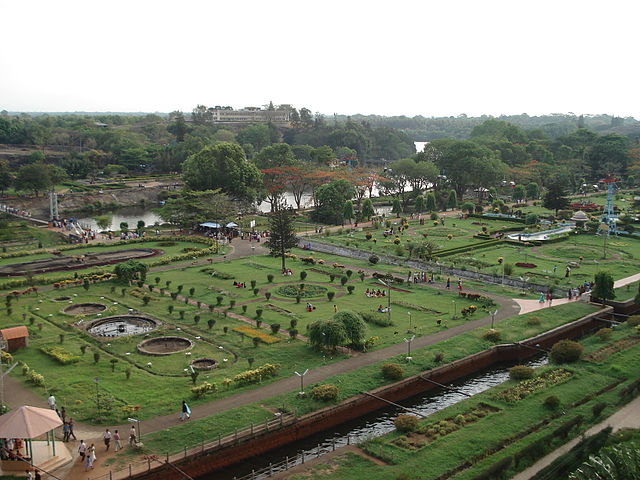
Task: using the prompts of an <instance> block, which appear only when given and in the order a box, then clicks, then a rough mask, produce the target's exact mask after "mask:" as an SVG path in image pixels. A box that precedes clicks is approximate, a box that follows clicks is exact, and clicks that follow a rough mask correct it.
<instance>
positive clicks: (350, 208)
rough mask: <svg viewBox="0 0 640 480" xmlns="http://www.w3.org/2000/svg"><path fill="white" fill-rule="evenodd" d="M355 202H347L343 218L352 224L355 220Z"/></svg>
mask: <svg viewBox="0 0 640 480" xmlns="http://www.w3.org/2000/svg"><path fill="white" fill-rule="evenodd" d="M353 216H354V214H353V202H352V201H351V200H347V201H346V202H344V208H343V210H342V218H344V219H345V220H348V221H349V223H351V219H352V218H353Z"/></svg>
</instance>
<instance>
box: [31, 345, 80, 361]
mask: <svg viewBox="0 0 640 480" xmlns="http://www.w3.org/2000/svg"><path fill="white" fill-rule="evenodd" d="M83 346H84V345H83ZM85 348H86V347H85ZM40 351H41V352H42V353H44V354H45V355H47V356H49V357H51V358H53V359H54V360H55V361H56V362H58V363H59V364H61V365H71V364H73V363H78V362H79V361H80V357H79V356H78V355H73V354H71V353H70V352H68V351H66V350H65V349H64V348H62V347H57V346H51V347H42V348H41V349H40Z"/></svg>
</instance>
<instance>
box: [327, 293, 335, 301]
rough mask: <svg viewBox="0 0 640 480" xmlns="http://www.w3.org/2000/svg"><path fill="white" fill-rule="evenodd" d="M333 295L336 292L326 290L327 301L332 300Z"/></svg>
mask: <svg viewBox="0 0 640 480" xmlns="http://www.w3.org/2000/svg"><path fill="white" fill-rule="evenodd" d="M335 296H336V292H327V299H328V300H329V301H332V300H333V297H335Z"/></svg>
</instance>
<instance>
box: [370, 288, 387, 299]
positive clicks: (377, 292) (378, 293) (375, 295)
mask: <svg viewBox="0 0 640 480" xmlns="http://www.w3.org/2000/svg"><path fill="white" fill-rule="evenodd" d="M364 294H365V295H366V296H367V297H369V298H382V297H386V296H387V293H386V292H385V291H384V290H380V289H378V290H376V289H375V288H372V289H371V290H369V289H368V288H367V289H366V290H365V292H364Z"/></svg>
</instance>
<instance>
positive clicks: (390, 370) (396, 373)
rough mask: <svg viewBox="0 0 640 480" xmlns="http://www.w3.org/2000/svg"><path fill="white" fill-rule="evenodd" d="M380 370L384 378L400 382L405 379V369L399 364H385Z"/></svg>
mask: <svg viewBox="0 0 640 480" xmlns="http://www.w3.org/2000/svg"><path fill="white" fill-rule="evenodd" d="M380 370H381V371H382V376H383V377H384V378H386V379H388V380H400V379H401V378H402V377H404V369H403V368H402V366H400V365H398V364H397V363H385V364H384V365H382V367H380Z"/></svg>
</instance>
